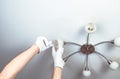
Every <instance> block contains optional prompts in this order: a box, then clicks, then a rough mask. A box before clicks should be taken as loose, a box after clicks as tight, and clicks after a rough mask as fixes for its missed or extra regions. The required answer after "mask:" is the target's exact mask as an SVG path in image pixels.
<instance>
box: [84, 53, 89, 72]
mask: <svg viewBox="0 0 120 79" xmlns="http://www.w3.org/2000/svg"><path fill="white" fill-rule="evenodd" d="M85 70H89V67H88V54H87V55H86V58H85Z"/></svg>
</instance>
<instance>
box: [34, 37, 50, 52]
mask: <svg viewBox="0 0 120 79" xmlns="http://www.w3.org/2000/svg"><path fill="white" fill-rule="evenodd" d="M35 44H36V45H37V46H38V47H39V52H41V51H44V50H46V49H47V48H49V47H50V46H51V45H52V44H51V41H48V40H47V38H46V37H43V36H40V37H37V39H36V42H35Z"/></svg>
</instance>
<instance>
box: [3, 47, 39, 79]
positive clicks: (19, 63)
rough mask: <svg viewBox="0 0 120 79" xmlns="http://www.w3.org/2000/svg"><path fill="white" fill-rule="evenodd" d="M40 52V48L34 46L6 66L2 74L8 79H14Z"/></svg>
mask: <svg viewBox="0 0 120 79" xmlns="http://www.w3.org/2000/svg"><path fill="white" fill-rule="evenodd" d="M38 52H39V48H38V47H37V46H36V45H33V46H32V47H31V48H29V49H28V50H26V51H24V52H23V53H21V54H20V55H18V56H16V57H15V58H14V59H13V60H12V61H11V62H10V63H9V64H8V65H6V67H5V68H4V69H3V71H2V72H1V74H2V75H3V76H5V77H7V78H8V79H13V78H14V77H15V76H16V75H17V74H18V73H19V72H20V71H21V70H22V69H23V67H24V66H25V65H26V64H27V63H28V62H29V61H30V60H31V59H32V57H33V56H35V55H36V54H37V53H38Z"/></svg>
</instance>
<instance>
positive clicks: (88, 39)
mask: <svg viewBox="0 0 120 79" xmlns="http://www.w3.org/2000/svg"><path fill="white" fill-rule="evenodd" d="M89 37H90V34H89V33H88V35H87V45H88V44H89Z"/></svg>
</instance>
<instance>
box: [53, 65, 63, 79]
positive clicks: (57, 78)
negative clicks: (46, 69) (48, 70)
mask: <svg viewBox="0 0 120 79" xmlns="http://www.w3.org/2000/svg"><path fill="white" fill-rule="evenodd" d="M52 79H62V68H60V67H55V68H54V72H53V77H52Z"/></svg>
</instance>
